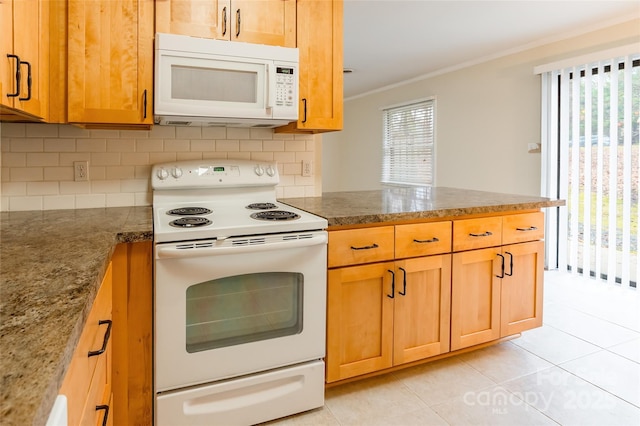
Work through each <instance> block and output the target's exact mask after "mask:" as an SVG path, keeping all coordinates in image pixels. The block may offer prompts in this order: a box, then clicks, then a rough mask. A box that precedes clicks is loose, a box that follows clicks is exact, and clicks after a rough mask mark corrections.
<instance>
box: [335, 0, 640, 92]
mask: <svg viewBox="0 0 640 426" xmlns="http://www.w3.org/2000/svg"><path fill="white" fill-rule="evenodd" d="M634 17H636V18H638V17H640V0H622V1H618V0H593V1H585V0H555V1H554V0H534V1H525V0H502V1H485V0H470V1H462V0H441V1H436V0H344V68H345V69H352V70H353V72H352V73H345V75H344V77H345V78H344V97H345V99H348V98H351V97H354V96H357V95H361V94H364V93H367V92H370V91H373V90H375V89H379V88H382V87H385V86H389V85H393V84H397V83H401V82H403V81H406V80H408V79H412V78H416V77H420V76H423V75H426V74H431V73H436V72H438V71H441V70H445V69H448V68H452V67H456V66H461V65H462V64H465V63H472V62H477V61H481V60H482V59H483V58H490V57H495V56H499V55H500V54H503V53H507V52H509V51H517V50H519V49H522V48H523V47H525V46H534V45H538V44H541V43H542V42H543V41H554V40H557V39H560V38H562V37H563V36H569V35H574V34H579V33H581V32H586V31H590V30H594V29H597V28H599V27H605V26H609V25H612V24H615V23H616V22H622V21H625V20H630V19H632V18H634Z"/></svg>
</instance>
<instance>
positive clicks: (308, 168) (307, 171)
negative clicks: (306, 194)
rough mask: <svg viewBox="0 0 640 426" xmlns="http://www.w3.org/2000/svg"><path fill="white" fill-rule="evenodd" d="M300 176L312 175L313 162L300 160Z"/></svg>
mask: <svg viewBox="0 0 640 426" xmlns="http://www.w3.org/2000/svg"><path fill="white" fill-rule="evenodd" d="M302 176H304V177H311V176H313V162H312V161H309V160H302Z"/></svg>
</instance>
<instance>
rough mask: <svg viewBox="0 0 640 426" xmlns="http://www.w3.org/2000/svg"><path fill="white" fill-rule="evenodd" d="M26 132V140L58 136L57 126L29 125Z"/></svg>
mask: <svg viewBox="0 0 640 426" xmlns="http://www.w3.org/2000/svg"><path fill="white" fill-rule="evenodd" d="M26 130H27V135H26V136H27V137H28V138H57V137H58V136H59V134H58V125H57V124H40V123H29V124H27V128H26Z"/></svg>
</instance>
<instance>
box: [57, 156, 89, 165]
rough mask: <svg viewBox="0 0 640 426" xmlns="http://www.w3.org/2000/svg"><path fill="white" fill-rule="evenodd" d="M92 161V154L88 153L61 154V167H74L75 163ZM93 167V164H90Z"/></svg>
mask: <svg viewBox="0 0 640 426" xmlns="http://www.w3.org/2000/svg"><path fill="white" fill-rule="evenodd" d="M89 159H91V154H89V153H88V152H69V153H64V152H63V153H61V154H60V160H59V161H60V165H61V166H71V167H73V162H74V161H89ZM89 167H91V164H89Z"/></svg>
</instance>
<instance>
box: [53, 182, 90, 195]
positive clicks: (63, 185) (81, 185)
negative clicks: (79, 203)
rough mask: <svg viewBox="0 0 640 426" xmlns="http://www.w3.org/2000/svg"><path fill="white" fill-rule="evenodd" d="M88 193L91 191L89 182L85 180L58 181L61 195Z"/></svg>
mask: <svg viewBox="0 0 640 426" xmlns="http://www.w3.org/2000/svg"><path fill="white" fill-rule="evenodd" d="M90 193H91V182H87V181H83V182H74V181H71V182H60V194H61V195H71V194H90Z"/></svg>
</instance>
